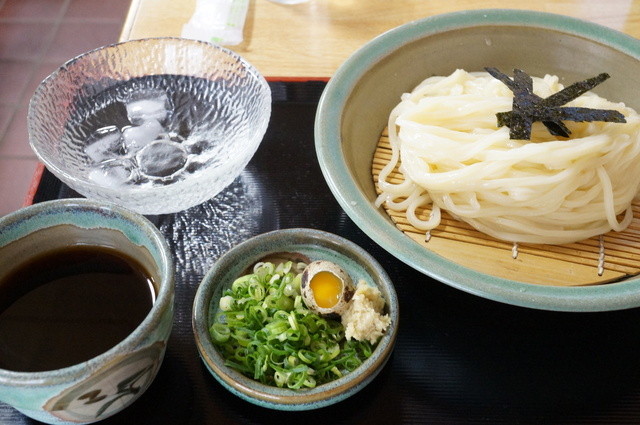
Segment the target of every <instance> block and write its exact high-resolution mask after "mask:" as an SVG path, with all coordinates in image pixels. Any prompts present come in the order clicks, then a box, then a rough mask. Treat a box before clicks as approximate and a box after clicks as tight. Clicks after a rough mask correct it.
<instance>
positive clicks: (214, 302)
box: [193, 229, 399, 411]
mask: <svg viewBox="0 0 640 425" xmlns="http://www.w3.org/2000/svg"><path fill="white" fill-rule="evenodd" d="M278 252H298V253H301V254H304V255H306V256H307V257H309V258H310V259H311V260H328V261H332V262H334V263H336V264H339V265H340V266H341V267H342V268H343V269H344V270H345V271H346V272H347V273H348V274H349V275H350V276H351V278H352V279H353V280H354V282H357V281H358V279H360V278H362V279H365V280H367V282H368V283H369V284H375V285H376V286H377V287H378V289H379V290H380V292H381V293H382V295H383V297H384V298H385V301H386V312H387V313H388V314H389V317H390V318H391V324H390V326H389V328H388V329H387V331H386V332H385V334H384V335H383V336H382V338H381V339H380V340H379V341H378V344H377V346H376V347H375V350H374V351H373V354H372V355H371V357H369V358H368V359H367V360H366V361H365V362H364V363H363V364H362V365H361V366H360V367H358V368H357V369H356V370H354V371H352V372H350V373H348V374H346V375H344V376H343V377H341V378H339V379H336V380H335V381H331V382H329V383H326V384H322V385H318V386H317V387H315V388H311V389H304V390H291V389H287V388H278V387H273V386H269V385H264V384H262V383H260V382H258V381H256V380H253V379H251V378H248V377H246V376H244V375H242V374H241V373H240V372H238V371H236V370H234V369H231V368H229V367H227V366H225V365H224V359H223V358H222V356H221V355H220V354H219V353H218V351H217V349H216V348H215V347H214V346H213V344H212V342H211V339H210V336H209V327H210V325H211V318H213V316H214V315H215V311H216V310H217V308H218V301H219V299H220V297H221V294H222V292H223V290H224V289H226V288H228V287H229V286H230V285H231V284H232V283H233V281H234V280H235V279H236V278H237V277H239V276H241V275H242V274H243V273H244V272H245V270H246V268H247V267H248V266H250V265H252V264H254V263H255V262H256V261H258V260H259V259H261V258H263V257H264V256H266V255H268V254H272V253H278ZM398 320H399V309H398V299H397V296H396V292H395V289H394V287H393V284H392V282H391V280H390V279H389V276H388V275H387V273H386V272H385V271H384V269H383V268H382V267H381V266H380V265H379V264H378V262H377V261H376V260H375V259H374V258H373V257H371V256H370V255H369V254H368V253H367V252H366V251H364V250H363V249H362V248H360V247H359V246H357V245H356V244H354V243H353V242H350V241H348V240H346V239H344V238H342V237H340V236H336V235H333V234H331V233H327V232H323V231H319V230H313V229H285V230H276V231H273V232H269V233H265V234H262V235H259V236H256V237H253V238H251V239H248V240H246V241H244V242H242V243H240V244H238V245H236V246H235V247H233V248H232V249H231V250H229V251H228V252H227V253H225V254H224V255H223V256H222V257H220V259H218V261H217V262H216V263H215V264H214V265H213V267H212V268H211V269H210V270H209V272H208V273H207V274H206V276H205V277H204V279H203V280H202V283H201V284H200V286H199V288H198V291H197V293H196V296H195V300H194V304H193V332H194V335H195V340H196V345H197V347H198V351H199V353H200V357H201V358H202V361H203V362H204V364H205V366H206V367H207V369H208V370H209V372H210V373H211V374H212V375H213V376H214V377H215V379H216V380H217V381H218V382H219V383H220V384H222V386H223V387H224V388H226V389H227V390H229V391H230V392H232V393H233V394H235V395H237V396H238V397H240V398H242V399H244V400H246V401H248V402H250V403H253V404H255V405H258V406H262V407H266V408H271V409H276V410H289V411H298V410H311V409H317V408H320V407H325V406H329V405H331V404H334V403H337V402H339V401H342V400H344V399H346V398H348V397H350V396H352V395H353V394H355V393H357V392H358V391H360V390H361V389H362V388H364V387H365V386H366V385H367V384H369V383H370V382H371V381H372V380H373V379H374V378H375V377H376V376H377V375H378V373H379V372H380V371H381V370H382V368H383V367H384V365H385V364H386V362H387V360H388V359H389V356H390V355H391V352H392V351H393V347H394V345H395V340H396V335H397V332H398Z"/></svg>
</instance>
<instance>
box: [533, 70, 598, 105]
mask: <svg viewBox="0 0 640 425" xmlns="http://www.w3.org/2000/svg"><path fill="white" fill-rule="evenodd" d="M609 77H610V76H609V74H607V73H604V72H603V73H602V74H600V75H597V76H595V77H593V78H589V79H587V80H584V81H578V82H577V83H573V84H571V85H570V86H569V87H565V88H564V89H562V90H560V91H559V92H558V93H554V94H552V95H551V96H549V97H547V98H545V99H543V100H542V103H543V104H544V105H545V106H562V105H564V104H565V103H569V102H571V101H572V100H574V99H576V98H578V97H579V96H582V95H583V94H585V93H586V92H588V91H589V90H591V89H593V88H594V87H595V86H597V85H598V84H600V83H602V82H604V81H605V80H607V79H609Z"/></svg>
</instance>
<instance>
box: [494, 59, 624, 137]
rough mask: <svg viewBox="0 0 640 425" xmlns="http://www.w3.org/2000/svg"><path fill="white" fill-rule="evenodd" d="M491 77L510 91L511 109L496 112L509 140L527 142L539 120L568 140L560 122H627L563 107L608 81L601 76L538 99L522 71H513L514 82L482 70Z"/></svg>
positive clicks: (597, 111)
mask: <svg viewBox="0 0 640 425" xmlns="http://www.w3.org/2000/svg"><path fill="white" fill-rule="evenodd" d="M485 70H486V71H487V72H488V73H489V74H491V75H492V76H493V77H494V78H496V79H498V80H500V81H502V82H503V83H504V84H506V86H507V87H509V89H510V90H511V91H512V92H513V95H514V97H513V110H511V111H509V112H498V113H497V114H496V117H497V119H498V127H503V126H507V127H509V138H511V139H525V140H526V139H530V138H531V126H532V124H533V123H534V122H536V121H540V122H542V123H543V124H544V126H545V127H547V129H548V130H549V132H550V133H551V134H553V135H554V136H561V137H569V135H570V134H571V131H570V130H569V128H567V126H566V125H565V124H564V123H563V122H562V121H575V122H584V121H606V122H616V123H624V122H627V121H626V120H625V118H624V115H622V114H621V113H620V112H618V111H614V110H610V109H591V108H577V107H566V106H564V107H563V106H562V105H564V104H565V103H567V102H570V101H572V100H573V99H575V98H577V97H578V96H580V95H582V94H584V93H586V92H587V91H589V90H591V89H593V88H594V87H595V86H597V85H598V84H600V83H602V82H603V81H605V80H606V79H608V78H609V74H606V73H602V74H600V75H598V76H596V77H593V78H589V79H587V80H584V81H579V82H577V83H573V84H571V85H570V86H568V87H565V88H564V89H562V90H561V91H559V92H558V93H555V94H553V95H551V96H549V97H547V98H541V97H540V96H538V95H536V94H534V93H533V80H532V78H531V77H530V76H529V75H528V74H527V73H526V72H524V71H522V70H520V69H515V70H514V71H513V72H514V73H513V79H512V78H510V77H509V76H507V75H505V74H503V73H502V72H500V71H498V69H496V68H485Z"/></svg>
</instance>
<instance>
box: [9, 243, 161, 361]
mask: <svg viewBox="0 0 640 425" xmlns="http://www.w3.org/2000/svg"><path fill="white" fill-rule="evenodd" d="M16 262H19V260H18V259H17V260H16ZM154 299H155V290H154V285H153V280H152V278H151V275H150V274H149V273H148V272H147V271H146V270H145V269H144V267H142V266H141V265H140V264H139V263H138V262H137V261H136V260H134V259H132V258H130V257H128V256H125V255H123V254H121V253H118V252H116V251H115V250H113V249H110V248H105V247H99V246H88V245H78V246H73V247H67V248H63V249H59V250H57V251H54V252H50V253H46V254H44V255H41V256H39V257H35V258H33V259H31V260H28V261H26V262H25V263H22V264H19V265H18V266H17V268H16V269H14V270H12V271H10V272H9V274H7V275H6V276H5V277H3V278H0V368H3V369H8V370H14V371H23V372H36V371H44V370H53V369H59V368H63V367H67V366H71V365H74V364H77V363H81V362H83V361H86V360H89V359H91V358H93V357H95V356H97V355H99V354H102V353H104V352H105V351H107V350H109V349H110V348H112V347H113V346H115V345H117V344H118V343H119V342H121V341H122V340H123V339H125V338H126V337H127V336H128V335H129V334H130V333H131V332H132V331H133V330H134V329H135V328H136V327H137V326H138V325H139V324H140V323H141V322H142V320H144V318H145V317H146V315H147V314H148V313H149V311H150V309H151V306H152V305H153V302H154Z"/></svg>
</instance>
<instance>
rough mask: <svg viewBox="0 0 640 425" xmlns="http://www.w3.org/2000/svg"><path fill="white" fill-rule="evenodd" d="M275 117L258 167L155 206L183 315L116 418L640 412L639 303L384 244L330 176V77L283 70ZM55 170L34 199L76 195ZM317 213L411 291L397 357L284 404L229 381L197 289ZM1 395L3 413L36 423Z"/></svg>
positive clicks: (354, 420)
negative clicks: (512, 297)
mask: <svg viewBox="0 0 640 425" xmlns="http://www.w3.org/2000/svg"><path fill="white" fill-rule="evenodd" d="M271 87H272V91H273V99H274V101H273V112H272V117H271V123H270V125H269V129H268V131H267V134H266V136H265V139H264V141H263V143H262V145H261V146H260V148H259V150H258V152H257V153H256V155H255V157H254V158H253V160H252V161H251V163H250V164H249V166H248V167H247V169H246V170H245V172H244V173H243V174H242V175H241V176H240V177H239V178H238V179H237V180H236V181H235V182H234V183H233V184H232V185H231V186H230V187H229V188H227V189H226V190H225V191H223V192H222V193H221V194H219V195H218V196H217V197H216V198H214V199H212V200H210V201H209V202H207V203H205V204H203V205H201V206H198V207H194V208H191V209H189V210H187V211H185V212H182V213H178V214H171V215H162V216H151V217H149V218H150V219H151V220H152V221H153V222H154V223H155V224H156V225H157V226H158V227H159V228H160V229H161V230H162V231H163V232H164V234H165V235H166V237H167V240H168V241H169V244H170V246H171V247H172V249H173V251H174V257H175V259H176V264H177V270H176V275H177V281H176V316H175V322H174V328H173V333H172V335H171V339H170V341H169V345H168V350H167V356H166V358H165V361H164V363H163V365H162V368H161V370H160V373H159V374H158V376H157V378H156V380H155V381H154V382H153V384H152V385H151V387H150V388H149V390H147V392H146V393H145V394H144V395H143V396H142V397H141V398H140V399H139V400H138V401H137V402H135V403H134V404H133V405H132V406H131V407H129V408H128V409H126V410H124V411H123V412H121V413H119V414H117V415H115V416H113V417H111V418H109V419H107V420H105V421H103V422H101V423H103V424H105V425H111V424H127V425H129V424H141V425H143V424H153V425H161V424H187V425H196V424H197V425H200V424H236V423H237V424H252V423H255V424H278V425H283V424H305V425H310V424H323V425H327V424H399V423H407V424H409V423H410V424H414V423H426V424H462V423H467V424H476V423H481V424H502V423H507V424H511V423H519V424H538V423H553V424H594V423H611V424H614V423H615V424H623V423H630V424H637V423H640V379H639V378H640V355H639V354H638V353H640V310H638V309H633V310H626V311H618V312H607V313H559V312H548V311H539V310H531V309H525V308H521V307H514V306H510V305H505V304H500V303H497V302H494V301H489V300H486V299H483V298H479V297H476V296H474V295H470V294H467V293H464V292H461V291H459V290H456V289H453V288H450V287H448V286H446V285H444V284H442V283H440V282H437V281H435V280H433V279H431V278H429V277H427V276H424V275H423V274H421V273H418V272H416V271H414V270H413V269H412V268H410V267H408V266H407V265H405V264H404V263H402V262H400V261H399V260H397V259H396V258H395V257H393V256H392V255H391V254H389V253H387V252H386V251H384V250H383V249H382V248H380V247H379V246H378V245H376V243H375V242H374V241H372V240H371V239H370V238H368V237H367V235H365V234H364V233H363V232H362V231H360V229H359V228H358V227H357V226H356V225H355V224H354V223H353V222H352V221H351V220H350V219H349V218H348V217H347V216H346V214H345V213H344V211H342V209H341V208H340V206H339V205H338V203H337V201H336V200H335V199H334V197H333V195H332V194H331V192H330V191H329V188H328V187H327V185H326V183H325V181H324V179H323V176H322V173H321V171H320V168H319V165H318V162H317V159H316V154H315V148H314V141H313V123H314V118H315V111H316V106H317V102H318V99H319V96H320V94H321V92H322V89H323V88H324V83H322V82H273V83H271ZM76 196H78V195H77V194H76V193H74V192H73V191H71V190H70V189H69V188H68V187H66V186H64V185H63V184H62V183H61V182H60V181H59V180H57V179H56V178H55V177H53V176H52V175H51V174H50V173H48V172H47V171H45V173H44V174H43V177H42V180H41V183H40V185H39V187H38V190H37V192H36V194H35V197H34V202H41V201H45V200H49V199H57V198H65V197H76ZM291 227H309V228H315V229H321V230H325V231H329V232H333V233H336V234H339V235H342V236H344V237H346V238H348V239H350V240H352V241H353V242H355V243H357V244H359V245H360V246H361V247H363V248H364V249H365V250H367V251H368V252H369V253H370V254H372V255H373V256H374V257H376V258H377V259H378V261H379V262H380V263H381V264H382V266H383V267H384V268H385V269H386V271H387V272H388V274H389V275H390V277H391V279H392V280H393V282H394V284H395V286H396V291H397V293H398V298H399V302H400V331H399V334H398V339H397V344H396V348H395V351H394V353H393V354H392V356H391V358H390V360H389V362H388V363H387V366H386V367H385V368H384V370H383V371H382V372H381V373H380V375H378V377H377V378H376V379H375V380H374V381H373V382H372V383H371V384H370V385H369V386H368V387H366V388H365V389H363V390H362V391H360V392H359V393H357V394H356V395H354V396H353V397H351V398H349V399H347V400H345V401H343V402H340V403H338V404H336V405H333V406H329V407H325V408H322V409H319V410H312V411H307V412H281V411H272V410H268V409H265V408H261V407H257V406H254V405H252V404H250V403H248V402H245V401H243V400H241V399H239V398H237V397H236V396H234V395H232V394H231V393H229V392H228V391H227V390H225V389H224V388H223V387H222V386H221V385H220V384H218V382H217V381H216V380H215V379H214V378H213V377H212V376H211V375H210V374H209V373H208V372H207V370H206V368H205V366H204V365H203V364H202V362H201V361H200V358H199V357H198V352H197V349H196V347H195V343H194V339H193V335H192V331H191V311H192V304H193V297H194V294H195V292H196V289H197V286H198V284H199V282H200V280H201V278H202V277H203V275H204V273H205V272H206V269H207V268H208V267H210V266H211V265H212V264H213V263H214V262H215V260H216V259H217V258H218V257H219V256H220V255H221V254H222V253H223V252H225V251H226V250H227V249H229V248H230V247H231V246H234V245H235V244H237V243H239V242H241V241H243V240H245V239H247V238H249V237H251V236H254V235H257V234H260V233H264V232H267V231H270V230H274V229H279V228H291ZM34 423H36V422H35V421H32V420H30V419H28V418H26V417H25V416H22V415H21V414H20V413H18V412H17V411H15V410H14V409H12V408H11V407H9V406H7V405H5V404H1V403H0V424H7V425H13V424H34Z"/></svg>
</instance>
